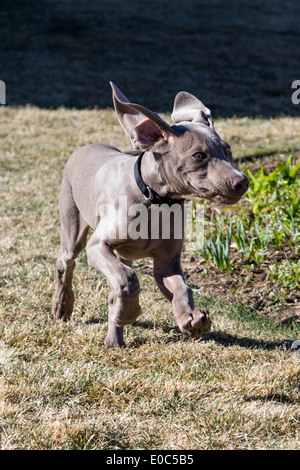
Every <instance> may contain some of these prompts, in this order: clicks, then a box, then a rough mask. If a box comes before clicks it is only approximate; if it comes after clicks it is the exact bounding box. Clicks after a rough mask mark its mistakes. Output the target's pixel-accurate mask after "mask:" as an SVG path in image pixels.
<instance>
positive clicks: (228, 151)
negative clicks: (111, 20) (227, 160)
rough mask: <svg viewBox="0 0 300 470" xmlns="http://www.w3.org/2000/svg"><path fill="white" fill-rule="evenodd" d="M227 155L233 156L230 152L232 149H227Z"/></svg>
mask: <svg viewBox="0 0 300 470" xmlns="http://www.w3.org/2000/svg"><path fill="white" fill-rule="evenodd" d="M226 153H227V155H231V150H230V147H227V151H226Z"/></svg>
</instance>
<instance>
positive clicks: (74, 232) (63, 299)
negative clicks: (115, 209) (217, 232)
mask: <svg viewBox="0 0 300 470" xmlns="http://www.w3.org/2000/svg"><path fill="white" fill-rule="evenodd" d="M59 209H60V217H61V238H60V250H59V257H58V260H57V263H56V289H55V293H54V296H53V306H52V315H53V318H54V319H55V320H58V319H62V320H65V321H67V320H69V319H70V317H71V315H72V311H73V304H74V294H73V291H72V277H73V271H74V267H75V259H76V258H77V256H78V255H79V253H80V252H81V251H82V250H83V249H84V248H85V245H86V238H87V234H88V230H89V226H88V224H87V223H86V222H85V221H84V220H83V218H82V217H81V215H80V213H79V210H78V208H77V206H76V204H75V202H74V199H73V195H72V188H71V186H70V183H69V181H68V179H67V177H66V176H64V178H63V181H62V188H61V195H60V201H59Z"/></svg>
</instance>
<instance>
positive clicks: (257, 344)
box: [132, 321, 292, 351]
mask: <svg viewBox="0 0 300 470" xmlns="http://www.w3.org/2000/svg"><path fill="white" fill-rule="evenodd" d="M132 326H133V327H139V328H143V329H150V328H151V329H161V330H162V331H163V332H164V333H168V334H170V337H169V338H167V339H165V340H164V343H177V342H180V341H181V342H182V341H198V340H191V339H190V338H187V337H184V336H183V335H182V333H181V332H180V330H179V328H178V327H177V326H175V327H173V326H167V325H165V324H161V323H153V322H151V321H137V322H135V323H133V325H132ZM200 341H201V342H209V341H214V342H215V343H217V344H221V345H222V346H225V347H230V346H239V347H242V348H247V349H263V350H264V351H271V350H274V349H285V350H288V349H290V348H291V345H292V341H289V340H283V341H262V340H256V339H254V338H248V337H238V336H235V335H231V334H228V333H224V332H223V331H212V332H210V333H208V334H206V335H203V337H202V338H201V340H200ZM145 342H147V340H146V339H143V338H139V339H138V343H139V344H144V343H145ZM134 344H135V345H137V344H136V341H134Z"/></svg>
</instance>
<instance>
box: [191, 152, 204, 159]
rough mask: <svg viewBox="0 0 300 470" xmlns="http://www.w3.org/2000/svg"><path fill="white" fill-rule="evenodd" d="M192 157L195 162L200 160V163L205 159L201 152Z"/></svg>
mask: <svg viewBox="0 0 300 470" xmlns="http://www.w3.org/2000/svg"><path fill="white" fill-rule="evenodd" d="M193 157H194V158H196V160H200V161H203V160H205V159H206V155H205V153H202V152H197V153H194V155H193Z"/></svg>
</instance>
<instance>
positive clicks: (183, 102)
mask: <svg viewBox="0 0 300 470" xmlns="http://www.w3.org/2000/svg"><path fill="white" fill-rule="evenodd" d="M171 118H172V121H174V122H175V123H176V124H177V123H179V122H182V121H191V122H201V123H202V124H206V125H207V126H209V127H212V128H213V127H214V122H213V119H212V117H211V112H210V110H209V109H208V108H207V107H206V106H204V104H203V103H202V101H200V100H198V98H196V97H195V96H193V95H191V94H190V93H187V92H186V91H181V92H180V93H178V94H177V95H176V97H175V101H174V108H173V113H172V115H171Z"/></svg>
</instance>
